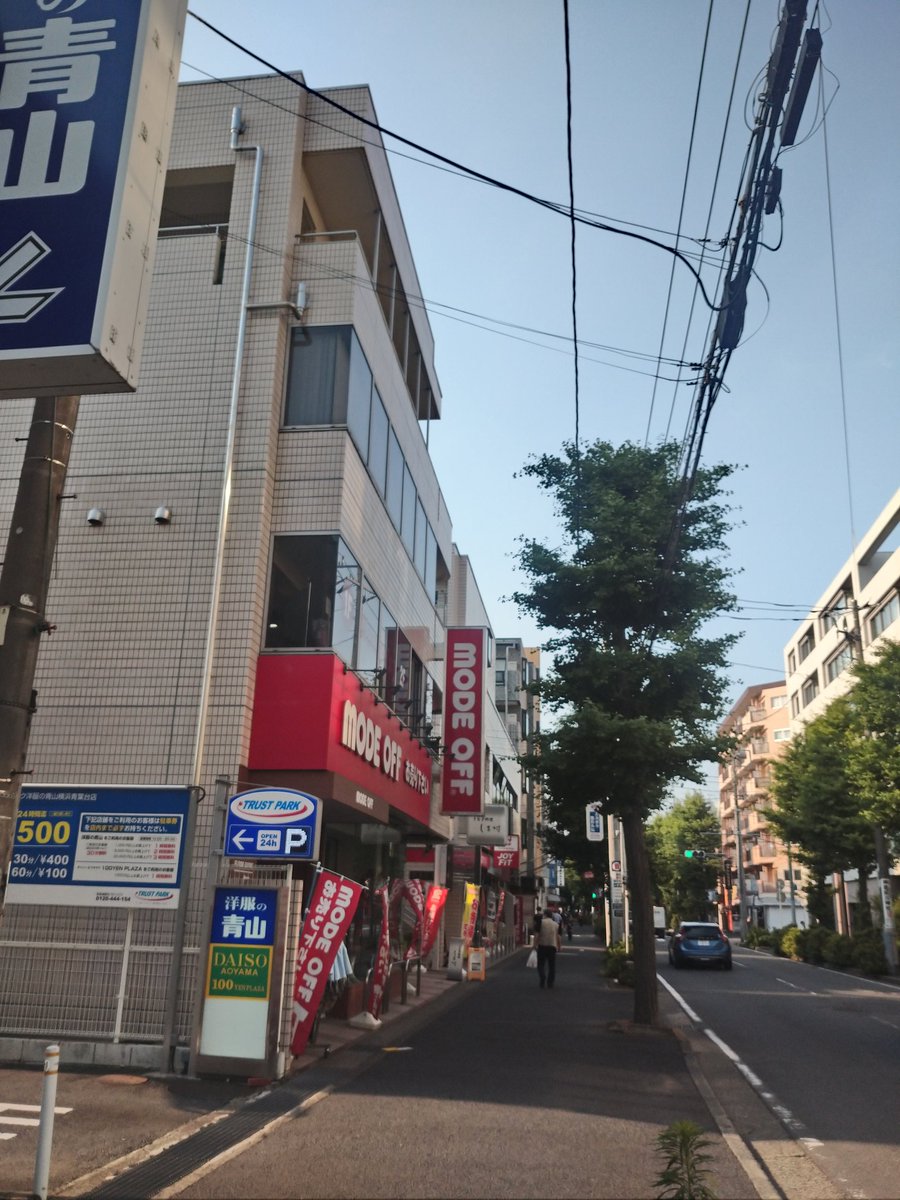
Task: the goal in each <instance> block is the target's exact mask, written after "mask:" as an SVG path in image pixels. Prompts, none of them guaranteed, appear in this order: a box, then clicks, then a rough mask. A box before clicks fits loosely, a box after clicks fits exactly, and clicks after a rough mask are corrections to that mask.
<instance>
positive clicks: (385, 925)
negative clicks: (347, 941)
mask: <svg viewBox="0 0 900 1200" xmlns="http://www.w3.org/2000/svg"><path fill="white" fill-rule="evenodd" d="M376 904H380V905H381V936H380V937H379V939H378V951H377V953H376V955H375V965H374V967H373V968H372V990H371V991H370V992H369V1001H368V1004H367V1005H366V1009H367V1011H368V1012H370V1013H371V1014H372V1016H373V1017H377V1016H378V1014H379V1013H380V1012H381V1003H382V1001H383V999H384V989H385V986H386V984H387V980H388V974H389V972H390V969H391V928H390V901H389V900H388V889H387V884H386V883H385V884H382V886H381V887H378V888H376V889H375V894H374V896H373V897H372V907H373V909H374V907H375V905H376Z"/></svg>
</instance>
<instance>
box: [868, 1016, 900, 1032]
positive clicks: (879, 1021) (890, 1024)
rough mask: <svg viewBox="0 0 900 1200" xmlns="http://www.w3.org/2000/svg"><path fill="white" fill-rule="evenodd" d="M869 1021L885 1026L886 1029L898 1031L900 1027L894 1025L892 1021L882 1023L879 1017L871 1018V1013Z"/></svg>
mask: <svg viewBox="0 0 900 1200" xmlns="http://www.w3.org/2000/svg"><path fill="white" fill-rule="evenodd" d="M869 1019H870V1020H871V1021H877V1022H878V1024H879V1025H887V1027H888V1029H900V1025H895V1024H894V1022H893V1021H882V1019H881V1017H873V1016H872V1014H871V1013H870V1014H869Z"/></svg>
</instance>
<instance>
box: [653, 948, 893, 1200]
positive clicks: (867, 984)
mask: <svg viewBox="0 0 900 1200" xmlns="http://www.w3.org/2000/svg"><path fill="white" fill-rule="evenodd" d="M658 946H660V947H661V946H662V943H658ZM657 965H658V969H659V976H660V980H661V981H662V983H663V985H664V986H668V987H669V988H670V989H674V991H675V992H677V993H678V996H679V997H680V998H681V1000H682V1002H683V1006H686V1007H687V1008H688V1009H689V1010H690V1013H691V1014H693V1015H694V1017H695V1018H696V1020H697V1021H698V1022H699V1024H700V1026H701V1027H702V1028H704V1029H705V1030H706V1031H707V1033H708V1036H710V1037H711V1038H712V1039H713V1040H714V1041H717V1042H719V1043H724V1045H725V1047H727V1049H728V1051H730V1052H733V1053H734V1054H735V1055H736V1056H737V1058H738V1059H739V1060H740V1063H739V1067H740V1069H741V1070H742V1071H743V1073H744V1074H745V1075H746V1076H747V1077H748V1078H749V1079H750V1081H751V1082H752V1083H754V1086H755V1087H756V1088H757V1090H758V1091H759V1092H760V1094H761V1095H763V1096H764V1098H765V1099H766V1101H767V1103H768V1104H769V1106H770V1107H771V1108H772V1109H773V1110H774V1111H776V1112H777V1114H778V1115H779V1116H780V1118H781V1119H782V1121H783V1122H784V1123H785V1124H786V1125H787V1126H788V1128H790V1129H791V1130H792V1132H793V1133H794V1135H795V1136H796V1137H797V1138H799V1139H801V1140H803V1141H804V1144H805V1145H806V1146H807V1147H808V1148H809V1149H810V1151H811V1153H812V1154H813V1155H814V1157H815V1160H816V1162H817V1163H818V1164H819V1166H820V1167H821V1168H822V1169H823V1170H824V1172H825V1173H826V1174H827V1175H828V1176H829V1177H830V1178H831V1179H832V1180H833V1181H834V1182H835V1183H837V1184H838V1185H839V1186H840V1187H841V1189H842V1190H843V1191H845V1193H846V1194H848V1195H851V1196H856V1197H869V1198H871V1200H874V1198H876V1197H877V1198H879V1200H888V1198H895V1197H900V1069H898V1068H900V986H897V985H896V984H892V983H884V982H878V981H875V980H867V979H862V978H856V977H854V976H851V975H847V974H843V973H840V972H837V971H832V970H829V969H827V968H824V967H813V966H810V965H808V964H806V963H795V962H791V961H789V960H787V959H783V958H774V957H772V956H771V955H769V954H764V953H759V952H756V951H752V950H744V949H742V948H740V947H738V946H737V945H736V944H735V947H734V970H733V971H731V972H727V971H721V970H714V969H704V968H699V969H698V968H696V967H691V968H687V969H681V970H675V969H674V968H673V967H672V966H671V965H670V964H669V963H668V961H667V958H666V955H665V951H664V949H659V951H658V964H657Z"/></svg>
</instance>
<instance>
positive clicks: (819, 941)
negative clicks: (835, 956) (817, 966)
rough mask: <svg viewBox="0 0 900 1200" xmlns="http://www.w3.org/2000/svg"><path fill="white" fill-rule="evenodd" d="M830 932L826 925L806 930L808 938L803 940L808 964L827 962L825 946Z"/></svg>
mask: <svg viewBox="0 0 900 1200" xmlns="http://www.w3.org/2000/svg"><path fill="white" fill-rule="evenodd" d="M830 932H831V931H830V930H829V929H826V928H825V926H824V925H813V926H812V927H811V928H810V929H806V930H804V933H805V935H806V936H805V937H804V938H803V939H802V951H803V958H804V959H805V960H806V962H811V963H823V962H824V961H825V946H826V944H827V942H828V936H829V934H830Z"/></svg>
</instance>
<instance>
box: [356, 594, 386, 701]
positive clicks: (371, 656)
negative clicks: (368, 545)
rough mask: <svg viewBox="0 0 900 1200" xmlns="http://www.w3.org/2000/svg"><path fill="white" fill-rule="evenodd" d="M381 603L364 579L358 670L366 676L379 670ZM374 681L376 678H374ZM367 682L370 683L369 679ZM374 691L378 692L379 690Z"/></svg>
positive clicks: (357, 654)
mask: <svg viewBox="0 0 900 1200" xmlns="http://www.w3.org/2000/svg"><path fill="white" fill-rule="evenodd" d="M380 618H381V601H380V600H379V599H378V595H377V593H376V592H375V591H374V590H373V588H372V586H371V585H370V583H369V581H368V580H367V579H366V578H365V577H363V581H362V594H361V596H360V613H359V641H358V643H357V647H356V669H357V670H358V671H360V672H361V673H362V674H364V675H371V676H373V677H374V676H375V673H376V672H377V670H378V667H379V665H380V664H379V662H378V626H379V624H380ZM373 681H374V678H373ZM366 682H369V680H368V679H367V680H366ZM373 690H375V691H377V690H378V689H377V688H374V689H373Z"/></svg>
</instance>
